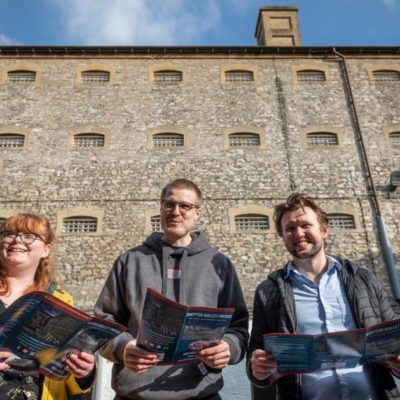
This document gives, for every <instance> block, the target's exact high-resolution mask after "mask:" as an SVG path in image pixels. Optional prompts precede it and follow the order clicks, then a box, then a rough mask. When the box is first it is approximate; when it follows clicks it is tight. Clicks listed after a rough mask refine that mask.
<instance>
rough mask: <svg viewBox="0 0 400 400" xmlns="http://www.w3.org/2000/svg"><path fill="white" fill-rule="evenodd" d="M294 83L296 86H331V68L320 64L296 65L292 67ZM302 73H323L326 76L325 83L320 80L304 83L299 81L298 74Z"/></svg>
mask: <svg viewBox="0 0 400 400" xmlns="http://www.w3.org/2000/svg"><path fill="white" fill-rule="evenodd" d="M291 69H292V83H293V85H294V86H304V85H313V84H315V85H330V84H331V75H330V66H329V65H326V64H318V63H314V64H312V63H308V64H296V65H292V67H291ZM301 71H318V72H322V73H324V75H325V80H324V81H319V80H315V81H313V80H311V81H302V80H299V79H298V75H297V73H298V72H301Z"/></svg>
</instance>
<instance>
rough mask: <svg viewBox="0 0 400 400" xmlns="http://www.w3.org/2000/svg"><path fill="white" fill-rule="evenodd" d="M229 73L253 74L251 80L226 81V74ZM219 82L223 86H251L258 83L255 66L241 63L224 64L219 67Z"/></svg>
mask: <svg viewBox="0 0 400 400" xmlns="http://www.w3.org/2000/svg"><path fill="white" fill-rule="evenodd" d="M230 71H241V72H251V73H252V74H253V79H252V80H227V79H226V73H227V72H230ZM220 82H221V84H223V85H231V86H232V85H233V86H234V85H241V84H245V85H251V84H254V83H258V82H259V74H258V68H257V66H256V65H251V64H242V63H232V64H230V63H224V64H222V65H221V67H220Z"/></svg>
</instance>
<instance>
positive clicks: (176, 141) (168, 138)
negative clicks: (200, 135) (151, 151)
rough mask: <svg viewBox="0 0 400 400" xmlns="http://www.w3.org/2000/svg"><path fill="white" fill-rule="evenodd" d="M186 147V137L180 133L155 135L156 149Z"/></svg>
mask: <svg viewBox="0 0 400 400" xmlns="http://www.w3.org/2000/svg"><path fill="white" fill-rule="evenodd" d="M183 145H184V136H183V135H182V134H180V133H156V134H155V135H153V146H154V147H180V146H183Z"/></svg>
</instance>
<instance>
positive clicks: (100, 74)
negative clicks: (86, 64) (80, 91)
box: [81, 70, 110, 84]
mask: <svg viewBox="0 0 400 400" xmlns="http://www.w3.org/2000/svg"><path fill="white" fill-rule="evenodd" d="M81 77H82V82H83V83H85V84H97V83H108V82H110V73H109V72H108V71H98V70H95V71H82V73H81Z"/></svg>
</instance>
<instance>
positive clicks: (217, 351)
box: [198, 340, 231, 369]
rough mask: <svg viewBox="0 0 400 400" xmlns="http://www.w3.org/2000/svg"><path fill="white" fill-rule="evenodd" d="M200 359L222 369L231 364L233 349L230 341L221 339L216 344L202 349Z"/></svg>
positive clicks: (212, 366)
mask: <svg viewBox="0 0 400 400" xmlns="http://www.w3.org/2000/svg"><path fill="white" fill-rule="evenodd" d="M198 357H199V359H200V360H201V361H202V362H203V363H204V364H207V365H208V366H209V367H211V368H216V369H222V368H225V367H226V366H227V365H228V364H229V360H230V358H231V351H230V349H229V345H228V343H226V342H225V341H223V340H221V341H220V342H219V343H218V344H217V345H216V346H212V347H208V348H207V349H204V350H201V351H200V352H199V354H198Z"/></svg>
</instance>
